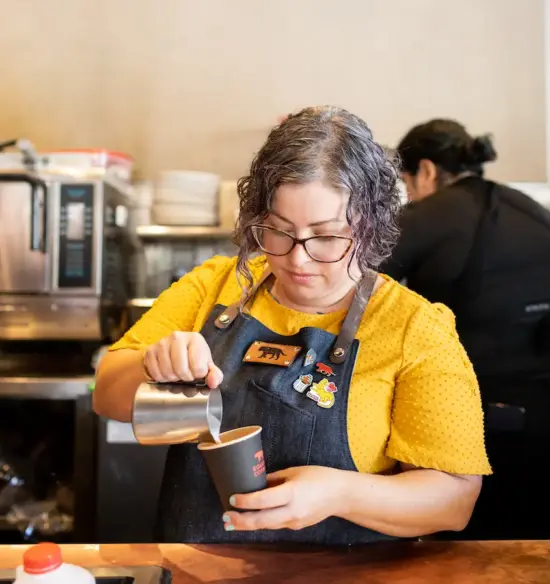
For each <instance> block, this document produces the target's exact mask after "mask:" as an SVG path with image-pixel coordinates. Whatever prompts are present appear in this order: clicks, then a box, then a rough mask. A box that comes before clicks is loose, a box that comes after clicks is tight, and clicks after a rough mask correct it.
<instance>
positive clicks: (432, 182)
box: [401, 160, 437, 201]
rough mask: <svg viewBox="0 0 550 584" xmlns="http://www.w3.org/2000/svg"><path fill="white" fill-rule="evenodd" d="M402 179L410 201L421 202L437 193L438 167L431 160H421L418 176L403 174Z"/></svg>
mask: <svg viewBox="0 0 550 584" xmlns="http://www.w3.org/2000/svg"><path fill="white" fill-rule="evenodd" d="M401 178H402V179H403V182H404V183H405V187H406V188H407V197H408V199H409V201H420V200H422V199H425V198H426V197H429V196H430V195H433V194H434V193H435V192H436V191H437V167H436V165H435V164H434V163H433V162H432V161H431V160H421V161H420V164H419V165H418V172H417V173H416V174H410V173H408V172H403V173H402V174H401Z"/></svg>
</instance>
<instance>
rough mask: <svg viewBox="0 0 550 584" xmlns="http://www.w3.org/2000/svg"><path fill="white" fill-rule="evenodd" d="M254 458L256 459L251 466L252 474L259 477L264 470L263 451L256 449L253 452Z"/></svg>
mask: <svg viewBox="0 0 550 584" xmlns="http://www.w3.org/2000/svg"><path fill="white" fill-rule="evenodd" d="M254 458H255V459H256V464H255V465H254V466H253V467H252V470H253V472H254V476H255V477H259V476H260V475H261V474H263V473H264V472H265V460H264V451H263V450H258V452H256V454H254Z"/></svg>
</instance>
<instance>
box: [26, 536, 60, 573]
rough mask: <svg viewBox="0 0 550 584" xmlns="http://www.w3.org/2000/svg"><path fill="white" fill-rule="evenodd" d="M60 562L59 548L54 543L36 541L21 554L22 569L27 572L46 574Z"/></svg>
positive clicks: (57, 566)
mask: <svg viewBox="0 0 550 584" xmlns="http://www.w3.org/2000/svg"><path fill="white" fill-rule="evenodd" d="M62 563H63V558H62V556H61V548H60V547H59V546H58V545H57V544H56V543H47V542H44V543H38V544H36V545H33V546H32V547H31V548H29V549H28V550H27V551H26V552H25V553H24V554H23V569H24V570H25V572H26V573H27V574H46V573H47V572H51V571H52V570H55V569H56V568H59V566H61V564H62Z"/></svg>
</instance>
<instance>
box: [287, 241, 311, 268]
mask: <svg viewBox="0 0 550 584" xmlns="http://www.w3.org/2000/svg"><path fill="white" fill-rule="evenodd" d="M289 259H290V263H291V264H292V265H293V266H296V267H298V266H302V265H304V264H306V263H308V262H310V261H311V258H310V257H309V256H308V254H307V251H306V248H305V247H304V244H303V243H297V244H296V245H295V246H294V249H293V250H292V251H291V252H290V254H289Z"/></svg>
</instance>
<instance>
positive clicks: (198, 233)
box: [136, 225, 232, 239]
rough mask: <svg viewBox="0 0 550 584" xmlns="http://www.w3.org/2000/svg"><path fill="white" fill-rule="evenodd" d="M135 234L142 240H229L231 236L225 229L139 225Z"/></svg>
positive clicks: (230, 232)
mask: <svg viewBox="0 0 550 584" xmlns="http://www.w3.org/2000/svg"><path fill="white" fill-rule="evenodd" d="M136 233H137V235H138V236H139V237H141V238H142V239H229V238H230V237H231V235H232V231H231V230H229V229H226V228H225V227H218V226H216V227H192V226H176V225H173V226H172V225H140V226H139V227H137V229H136Z"/></svg>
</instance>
